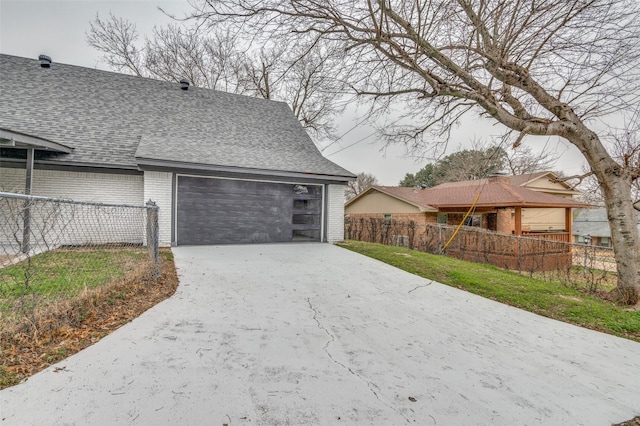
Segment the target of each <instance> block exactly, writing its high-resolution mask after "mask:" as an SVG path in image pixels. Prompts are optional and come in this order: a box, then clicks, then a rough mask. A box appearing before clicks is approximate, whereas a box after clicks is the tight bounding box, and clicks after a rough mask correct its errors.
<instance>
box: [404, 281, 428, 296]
mask: <svg viewBox="0 0 640 426" xmlns="http://www.w3.org/2000/svg"><path fill="white" fill-rule="evenodd" d="M431 284H433V281H429V282H428V283H427V284H422V285H419V286H416V287H414V288H412V289H411V290H409V293H408V294H411V293H413V292H414V291H416V290H417V289H419V288H425V287H429V286H430V285H431Z"/></svg>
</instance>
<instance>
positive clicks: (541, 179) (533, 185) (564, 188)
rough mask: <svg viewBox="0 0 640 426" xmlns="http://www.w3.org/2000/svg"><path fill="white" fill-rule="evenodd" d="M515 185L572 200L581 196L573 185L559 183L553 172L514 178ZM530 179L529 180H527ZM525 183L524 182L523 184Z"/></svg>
mask: <svg viewBox="0 0 640 426" xmlns="http://www.w3.org/2000/svg"><path fill="white" fill-rule="evenodd" d="M514 178H517V179H513V182H512V183H513V184H514V185H518V186H522V187H524V188H527V189H530V190H532V191H538V192H544V193H546V194H551V195H556V196H561V197H566V198H571V197H572V196H574V195H579V194H580V192H579V191H576V190H575V189H573V187H572V186H571V185H569V184H568V183H566V182H564V181H558V180H557V179H558V176H557V175H556V174H555V173H552V172H546V173H536V174H533V175H531V176H527V175H520V176H514ZM527 178H530V179H529V180H526V179H527ZM523 181H524V182H523Z"/></svg>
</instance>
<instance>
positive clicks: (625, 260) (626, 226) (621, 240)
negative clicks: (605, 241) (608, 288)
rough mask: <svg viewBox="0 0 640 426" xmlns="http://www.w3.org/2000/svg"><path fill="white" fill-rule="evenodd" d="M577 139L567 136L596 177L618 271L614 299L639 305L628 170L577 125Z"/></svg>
mask: <svg viewBox="0 0 640 426" xmlns="http://www.w3.org/2000/svg"><path fill="white" fill-rule="evenodd" d="M577 127H578V129H579V130H578V132H576V133H577V137H575V136H574V137H569V139H570V140H571V142H572V143H574V144H575V145H576V146H578V147H579V148H580V150H581V151H582V153H583V154H584V156H585V158H586V159H587V162H588V163H589V166H590V167H591V170H592V171H593V173H594V174H595V175H596V177H597V178H598V182H599V183H600V187H601V189H602V193H603V195H604V201H605V206H606V208H607V217H608V220H609V228H610V230H611V241H612V242H613V248H614V252H615V260H616V266H617V268H618V282H617V288H616V289H615V290H614V293H615V295H616V298H617V299H618V300H619V301H621V302H623V303H626V304H632V305H633V304H640V235H639V233H638V227H637V221H636V212H635V209H634V207H633V200H632V199H631V182H632V176H631V171H630V170H629V169H627V168H624V167H622V166H621V165H620V164H618V163H617V162H616V161H614V160H613V159H612V158H611V156H610V155H609V153H608V152H607V150H606V149H605V147H604V146H603V145H602V143H601V141H600V139H599V138H598V136H597V135H596V134H595V133H593V132H591V131H590V130H588V129H587V128H586V127H584V126H583V125H581V124H578V126H577Z"/></svg>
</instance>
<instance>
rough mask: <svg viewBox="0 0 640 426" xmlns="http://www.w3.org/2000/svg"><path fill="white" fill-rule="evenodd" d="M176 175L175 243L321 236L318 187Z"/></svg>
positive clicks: (208, 242) (233, 242)
mask: <svg viewBox="0 0 640 426" xmlns="http://www.w3.org/2000/svg"><path fill="white" fill-rule="evenodd" d="M177 179H178V182H177V210H176V214H177V220H176V239H177V244H178V245H196V244H252V243H275V242H290V241H320V236H321V216H322V215H321V213H322V186H319V185H296V184H290V183H274V182H259V181H246V180H231V179H213V178H202V177H194V176H178V178H177Z"/></svg>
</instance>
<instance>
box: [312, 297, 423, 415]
mask: <svg viewBox="0 0 640 426" xmlns="http://www.w3.org/2000/svg"><path fill="white" fill-rule="evenodd" d="M307 303H308V304H309V309H311V311H312V312H313V320H314V321H315V322H316V324H317V325H318V328H319V329H320V330H322V331H324V333H325V334H326V335H327V336H328V337H329V340H327V342H326V343H325V344H324V346H323V347H322V350H323V351H324V352H325V353H326V354H327V356H328V357H329V359H330V360H331V361H333V362H334V363H335V364H337V365H339V366H340V367H342V368H343V369H345V370H346V371H348V372H349V373H350V374H351V375H353V376H355V377H356V378H358V379H360V380H362V381H363V382H364V383H366V385H367V387H368V388H369V390H370V391H371V393H372V394H373V395H374V396H375V397H376V399H377V400H378V401H380V402H381V403H382V404H384V405H385V406H387V407H388V408H390V409H391V410H393V411H394V412H395V413H396V414H398V415H399V416H402V418H404V419H405V420H406V421H407V423H411V420H409V418H407V417H406V416H405V415H404V414H402V413H401V412H400V411H398V410H397V409H396V408H395V407H393V406H391V405H389V404H388V403H387V402H386V401H383V400H382V398H380V395H378V392H376V389H380V388H379V387H378V386H376V385H375V383H372V382H371V381H369V380H367V379H366V378H365V377H363V376H361V375H360V374H358V373H357V372H355V371H353V370H352V369H351V367H349V366H347V365H345V364H343V363H342V362H340V361H338V360H337V359H335V358H334V357H333V355H332V354H331V352H329V345H330V344H331V342H334V341H335V340H336V338H335V336H334V335H333V334H332V333H331V332H330V331H329V329H328V328H327V327H325V326H324V325H322V323H321V322H320V320H319V319H318V310H317V309H316V308H315V307H314V306H313V304H312V303H311V298H310V297H308V298H307Z"/></svg>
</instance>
